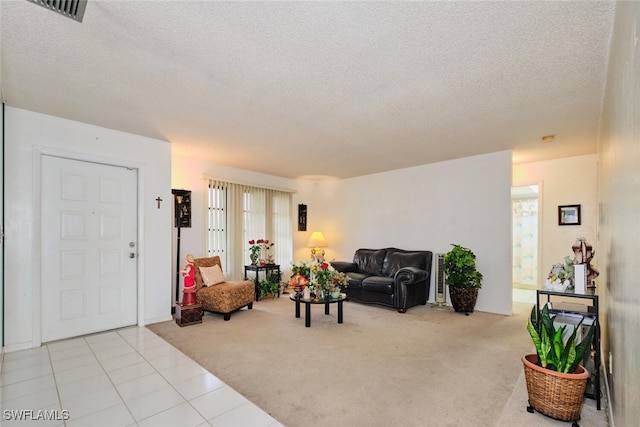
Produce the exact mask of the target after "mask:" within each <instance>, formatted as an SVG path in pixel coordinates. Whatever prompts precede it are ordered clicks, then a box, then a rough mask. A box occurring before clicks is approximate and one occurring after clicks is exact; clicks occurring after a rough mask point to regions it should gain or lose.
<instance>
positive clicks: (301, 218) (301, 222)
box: [298, 204, 307, 231]
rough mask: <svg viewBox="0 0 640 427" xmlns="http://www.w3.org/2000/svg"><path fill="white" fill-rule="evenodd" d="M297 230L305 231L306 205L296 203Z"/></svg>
mask: <svg viewBox="0 0 640 427" xmlns="http://www.w3.org/2000/svg"><path fill="white" fill-rule="evenodd" d="M298 231H307V205H302V204H300V205H298Z"/></svg>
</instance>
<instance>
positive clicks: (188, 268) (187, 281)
mask: <svg viewBox="0 0 640 427" xmlns="http://www.w3.org/2000/svg"><path fill="white" fill-rule="evenodd" d="M182 277H183V278H184V289H183V291H182V305H193V304H196V281H195V277H196V268H195V266H194V265H193V255H191V254H189V255H187V264H186V265H185V266H184V269H183V270H182Z"/></svg>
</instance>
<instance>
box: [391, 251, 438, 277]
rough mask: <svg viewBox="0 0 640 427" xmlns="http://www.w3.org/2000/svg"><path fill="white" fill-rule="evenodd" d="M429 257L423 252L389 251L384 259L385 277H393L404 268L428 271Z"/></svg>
mask: <svg viewBox="0 0 640 427" xmlns="http://www.w3.org/2000/svg"><path fill="white" fill-rule="evenodd" d="M426 264H427V257H426V255H425V254H424V253H423V252H400V251H392V250H389V251H388V252H387V256H386V258H385V259H384V267H383V271H382V275H383V276H387V277H393V276H395V275H396V273H397V272H398V270H400V269H401V268H404V267H415V268H418V269H420V270H426Z"/></svg>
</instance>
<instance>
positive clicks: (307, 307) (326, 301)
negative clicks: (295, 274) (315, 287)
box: [289, 294, 347, 328]
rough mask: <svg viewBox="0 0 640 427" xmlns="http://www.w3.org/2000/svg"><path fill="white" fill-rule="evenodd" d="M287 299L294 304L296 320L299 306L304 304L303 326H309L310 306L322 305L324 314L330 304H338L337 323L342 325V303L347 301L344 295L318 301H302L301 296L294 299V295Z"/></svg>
mask: <svg viewBox="0 0 640 427" xmlns="http://www.w3.org/2000/svg"><path fill="white" fill-rule="evenodd" d="M289 299H290V300H291V301H293V302H295V303H296V319H298V318H300V304H304V326H306V327H307V328H308V327H310V326H311V304H324V314H330V313H329V306H330V305H331V304H338V323H342V303H343V301H344V300H346V299H347V295H346V294H340V296H339V297H338V298H331V297H329V298H325V299H320V300H317V301H316V300H314V299H304V298H302V296H300V297H296V295H295V294H291V295H289Z"/></svg>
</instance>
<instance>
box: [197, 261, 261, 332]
mask: <svg viewBox="0 0 640 427" xmlns="http://www.w3.org/2000/svg"><path fill="white" fill-rule="evenodd" d="M194 265H195V267H196V268H195V270H196V277H195V281H196V299H197V301H198V302H199V303H200V304H202V309H203V310H205V311H211V312H214V313H219V314H222V315H224V320H229V319H230V318H231V314H233V313H235V312H236V311H238V310H240V309H241V308H243V307H245V306H246V307H247V309H249V310H251V309H252V308H253V300H254V298H255V294H256V289H255V284H254V283H253V281H251V280H235V281H222V282H220V283H215V284H214V283H213V282H211V280H210V279H209V283H210V284H209V286H206V283H205V278H203V274H202V271H201V270H200V267H205V268H207V267H213V266H215V265H217V266H219V267H220V272H219V277H220V279H218V280H224V276H223V275H222V265H221V264H220V257H218V256H214V257H210V258H197V259H195V261H194ZM205 271H207V272H208V270H205ZM205 275H206V276H207V279H208V274H207V273H205ZM216 281H217V280H216Z"/></svg>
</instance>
